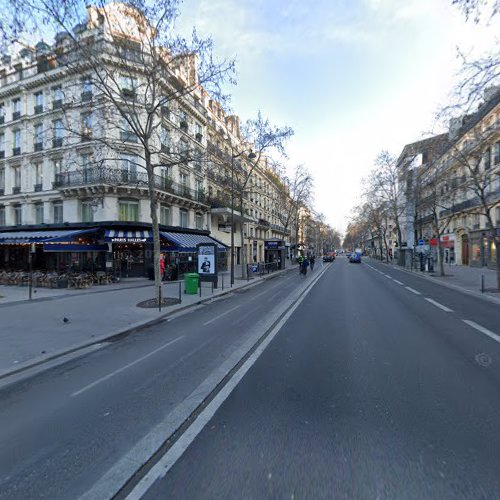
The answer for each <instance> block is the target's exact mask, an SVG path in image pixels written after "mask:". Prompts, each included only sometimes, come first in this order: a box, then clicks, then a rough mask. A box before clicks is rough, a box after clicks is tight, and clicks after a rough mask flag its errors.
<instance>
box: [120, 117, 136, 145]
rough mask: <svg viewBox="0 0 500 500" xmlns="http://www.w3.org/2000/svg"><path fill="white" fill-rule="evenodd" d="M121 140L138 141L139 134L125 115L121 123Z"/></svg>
mask: <svg viewBox="0 0 500 500" xmlns="http://www.w3.org/2000/svg"><path fill="white" fill-rule="evenodd" d="M120 140H121V141H123V142H134V143H135V142H137V135H136V134H135V132H134V131H133V130H132V127H131V125H130V123H129V120H127V119H126V118H125V117H123V116H122V118H121V125H120Z"/></svg>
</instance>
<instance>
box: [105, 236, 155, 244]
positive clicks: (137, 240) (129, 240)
mask: <svg viewBox="0 0 500 500" xmlns="http://www.w3.org/2000/svg"><path fill="white" fill-rule="evenodd" d="M146 240H147V238H128V237H126V236H124V237H121V238H111V243H145V242H146Z"/></svg>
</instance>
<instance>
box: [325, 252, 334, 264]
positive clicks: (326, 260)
mask: <svg viewBox="0 0 500 500" xmlns="http://www.w3.org/2000/svg"><path fill="white" fill-rule="evenodd" d="M334 260H335V257H334V256H333V255H331V254H328V253H327V254H325V255H323V262H333V261H334Z"/></svg>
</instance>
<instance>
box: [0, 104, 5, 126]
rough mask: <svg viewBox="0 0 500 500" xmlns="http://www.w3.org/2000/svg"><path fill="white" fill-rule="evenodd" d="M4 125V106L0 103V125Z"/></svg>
mask: <svg viewBox="0 0 500 500" xmlns="http://www.w3.org/2000/svg"><path fill="white" fill-rule="evenodd" d="M2 123H5V104H4V103H3V102H0V125H2Z"/></svg>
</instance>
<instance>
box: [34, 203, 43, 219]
mask: <svg viewBox="0 0 500 500" xmlns="http://www.w3.org/2000/svg"><path fill="white" fill-rule="evenodd" d="M43 221H44V214H43V203H35V224H43Z"/></svg>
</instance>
